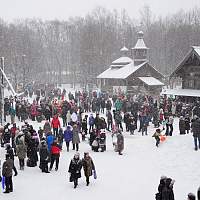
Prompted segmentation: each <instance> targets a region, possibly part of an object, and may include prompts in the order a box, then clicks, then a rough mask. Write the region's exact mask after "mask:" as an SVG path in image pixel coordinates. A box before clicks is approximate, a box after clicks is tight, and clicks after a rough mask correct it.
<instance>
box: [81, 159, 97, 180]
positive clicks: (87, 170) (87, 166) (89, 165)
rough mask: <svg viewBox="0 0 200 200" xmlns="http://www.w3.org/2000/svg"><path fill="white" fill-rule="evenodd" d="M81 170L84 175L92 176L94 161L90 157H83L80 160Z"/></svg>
mask: <svg viewBox="0 0 200 200" xmlns="http://www.w3.org/2000/svg"><path fill="white" fill-rule="evenodd" d="M82 164H83V170H84V174H85V176H86V177H89V176H92V170H95V167H94V163H93V160H92V158H91V157H85V158H83V160H82Z"/></svg>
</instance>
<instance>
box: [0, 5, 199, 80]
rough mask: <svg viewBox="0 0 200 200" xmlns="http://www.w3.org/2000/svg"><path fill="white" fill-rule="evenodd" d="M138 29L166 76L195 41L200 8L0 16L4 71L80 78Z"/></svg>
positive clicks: (17, 76)
mask: <svg viewBox="0 0 200 200" xmlns="http://www.w3.org/2000/svg"><path fill="white" fill-rule="evenodd" d="M139 30H143V32H144V34H145V43H146V45H147V46H148V47H149V48H150V55H149V58H150V61H151V63H152V64H153V65H154V66H155V67H156V68H157V69H158V70H160V71H161V72H162V73H163V74H165V75H169V74H170V73H171V72H172V71H173V69H174V68H175V67H176V65H177V63H178V62H179V61H180V60H181V59H182V58H183V56H184V55H185V54H186V52H187V51H189V48H190V46H192V45H196V46H197V45H200V8H194V9H192V10H190V11H188V12H184V11H179V12H178V13H176V14H174V15H172V16H167V17H154V14H153V13H152V12H151V10H150V8H149V7H144V8H143V9H142V10H141V12H140V17H139V19H137V20H136V19H132V18H130V17H129V16H128V14H127V13H126V11H125V10H123V11H121V12H120V13H119V12H118V11H116V10H113V11H109V10H106V9H105V8H102V7H98V8H96V9H94V10H93V11H92V12H91V13H89V14H88V15H86V16H85V17H72V18H69V19H68V20H66V21H59V20H53V21H42V20H40V19H23V20H15V21H14V22H12V23H7V22H5V21H3V20H1V21H0V57H1V56H4V57H5V64H6V66H5V68H6V69H5V70H6V72H7V73H8V74H9V76H10V77H11V78H12V80H13V81H14V82H15V83H17V82H22V80H26V82H30V81H41V82H45V81H50V82H52V81H55V82H56V81H57V82H59V81H58V79H59V77H60V76H59V75H60V74H63V76H65V74H67V75H66V77H70V80H71V81H72V80H73V81H76V82H80V81H81V82H82V83H86V82H91V81H92V79H93V78H94V77H95V76H96V75H98V74H99V73H100V72H102V71H103V70H105V69H106V68H107V67H108V66H109V65H110V63H111V62H112V61H113V60H114V59H117V58H118V57H119V56H120V51H119V50H120V48H121V47H123V46H124V45H125V46H126V47H128V48H129V49H131V48H132V47H133V46H134V45H135V43H136V40H137V32H138V31H139ZM130 56H131V55H130ZM47 72H48V73H47ZM64 72H65V73H64ZM52 77H54V79H52ZM55 77H57V78H55Z"/></svg>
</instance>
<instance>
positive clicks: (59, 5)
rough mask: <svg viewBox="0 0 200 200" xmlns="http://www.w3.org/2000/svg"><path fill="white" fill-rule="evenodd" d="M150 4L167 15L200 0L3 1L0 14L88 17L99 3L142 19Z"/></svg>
mask: <svg viewBox="0 0 200 200" xmlns="http://www.w3.org/2000/svg"><path fill="white" fill-rule="evenodd" d="M144 5H148V6H150V8H151V10H152V11H153V13H154V14H156V15H162V16H165V15H167V14H169V13H175V12H176V11H178V10H180V9H184V10H189V9H190V8H193V7H195V6H198V7H200V0H0V17H1V18H3V19H5V20H9V21H12V20H13V19H16V18H32V17H34V18H42V19H55V18H56V19H62V20H63V19H67V18H68V17H69V16H84V15H85V14H87V13H88V12H90V11H91V10H92V9H93V8H95V7H96V6H104V7H106V8H108V9H117V10H121V9H123V8H125V9H126V10H127V11H128V13H129V15H130V16H131V17H134V18H138V15H139V10H140V9H141V8H142V7H143V6H144Z"/></svg>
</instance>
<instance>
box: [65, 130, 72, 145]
mask: <svg viewBox="0 0 200 200" xmlns="http://www.w3.org/2000/svg"><path fill="white" fill-rule="evenodd" d="M64 139H65V141H66V142H70V141H72V131H71V130H70V128H67V129H66V130H65V131H64Z"/></svg>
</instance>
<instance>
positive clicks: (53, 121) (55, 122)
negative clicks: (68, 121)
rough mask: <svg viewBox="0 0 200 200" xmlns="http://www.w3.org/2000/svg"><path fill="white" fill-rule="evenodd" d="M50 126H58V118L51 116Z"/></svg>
mask: <svg viewBox="0 0 200 200" xmlns="http://www.w3.org/2000/svg"><path fill="white" fill-rule="evenodd" d="M51 126H52V127H53V128H60V121H59V119H58V118H55V117H54V118H53V119H52V121H51Z"/></svg>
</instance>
